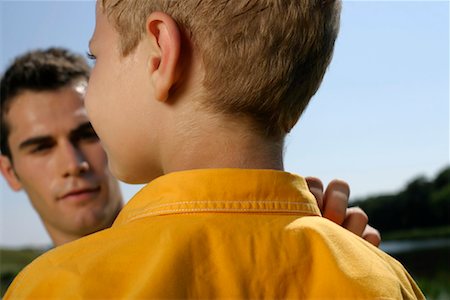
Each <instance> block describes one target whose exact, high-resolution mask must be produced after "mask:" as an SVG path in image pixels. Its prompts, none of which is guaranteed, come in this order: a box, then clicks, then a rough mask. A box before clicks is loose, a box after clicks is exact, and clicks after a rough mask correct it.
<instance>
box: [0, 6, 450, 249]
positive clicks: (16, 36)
mask: <svg viewBox="0 0 450 300" xmlns="http://www.w3.org/2000/svg"><path fill="white" fill-rule="evenodd" d="M94 6H95V2H93V1H5V0H1V2H0V20H1V21H0V32H1V33H0V71H1V72H2V73H3V72H4V70H5V68H6V66H7V65H8V64H9V63H10V62H11V60H12V59H13V58H14V57H15V56H16V55H19V54H21V53H23V52H24V51H27V50H30V49H34V48H39V47H40V48H43V47H49V46H64V47H67V48H70V49H72V50H73V51H76V52H79V53H85V52H86V50H87V43H88V40H89V38H90V35H91V33H92V30H93V28H94V24H95V21H94ZM449 53H450V51H449V2H447V1H397V2H394V1H344V4H343V14H342V20H341V32H340V36H339V39H338V41H337V45H336V50H335V55H334V59H333V62H332V64H331V66H330V68H329V71H328V73H327V75H326V76H325V79H324V82H323V85H322V87H321V89H320V90H319V92H318V93H317V95H316V96H315V97H314V98H313V100H312V102H311V104H310V105H309V107H308V109H307V110H306V112H305V113H304V115H303V116H302V118H301V120H300V122H299V123H298V125H297V126H296V128H295V129H294V130H293V131H292V133H291V134H290V136H289V137H288V139H287V143H286V154H285V166H286V170H288V171H290V172H294V173H298V174H301V175H305V176H308V175H314V176H318V177H320V178H322V179H323V181H324V182H325V183H327V182H329V181H330V180H331V179H333V178H336V177H339V178H343V179H345V180H347V181H348V182H349V183H350V185H351V188H352V195H353V196H352V198H353V199H355V198H359V197H363V196H366V195H372V194H380V193H389V192H395V191H397V190H399V189H401V188H402V187H403V186H404V185H405V184H406V183H407V182H408V181H409V180H410V179H412V178H414V177H415V176H418V175H426V176H434V175H435V174H436V173H437V172H438V171H439V170H441V169H442V168H443V167H444V166H446V165H448V164H449V162H450V157H449V85H450V82H449ZM0 189H1V191H0V195H1V199H0V205H1V206H0V209H1V213H0V222H1V232H0V233H1V236H0V246H24V245H45V244H49V241H50V240H49V238H48V237H47V235H46V233H45V231H44V229H43V227H42V225H41V223H40V221H39V218H38V217H37V216H36V214H35V213H34V211H33V209H32V208H31V206H30V204H29V203H28V201H27V198H26V196H25V195H24V194H23V193H13V192H11V191H10V190H9V188H8V187H7V186H6V184H5V182H4V181H3V179H0ZM122 189H123V192H124V195H125V198H127V199H129V198H130V197H131V196H132V195H133V194H134V193H135V192H136V191H137V189H139V186H129V185H122Z"/></svg>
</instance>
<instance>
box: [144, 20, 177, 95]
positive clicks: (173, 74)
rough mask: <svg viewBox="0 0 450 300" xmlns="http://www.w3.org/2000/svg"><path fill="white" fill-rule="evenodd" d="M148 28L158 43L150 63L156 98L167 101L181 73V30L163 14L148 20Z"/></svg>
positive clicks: (148, 33) (148, 32)
mask: <svg viewBox="0 0 450 300" xmlns="http://www.w3.org/2000/svg"><path fill="white" fill-rule="evenodd" d="M146 28H147V35H148V36H149V37H150V38H152V39H153V40H154V41H155V42H156V43H155V45H154V47H155V50H156V51H154V52H153V53H152V54H151V57H150V61H149V64H150V66H149V67H150V73H151V81H152V85H153V87H154V92H155V98H156V99H157V100H159V101H166V100H167V98H168V96H169V91H170V89H171V88H172V86H173V85H174V84H175V83H176V81H177V80H178V74H179V73H180V72H179V68H180V67H181V66H179V58H180V48H181V35H180V29H179V27H178V24H177V23H176V22H175V20H174V19H173V18H172V17H171V16H169V15H167V14H165V13H162V12H153V13H152V14H151V15H150V16H149V17H148V19H147V23H146Z"/></svg>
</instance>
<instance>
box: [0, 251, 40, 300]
mask: <svg viewBox="0 0 450 300" xmlns="http://www.w3.org/2000/svg"><path fill="white" fill-rule="evenodd" d="M42 253H44V250H41V249H19V250H17V249H0V294H1V296H2V297H3V295H4V293H5V292H6V289H7V288H8V286H9V285H10V284H11V282H12V281H13V279H14V277H15V276H16V275H17V274H18V273H19V272H20V271H21V270H22V269H23V268H24V267H25V266H26V265H28V264H29V263H30V262H32V261H33V260H34V259H35V258H36V257H38V256H39V255H41V254H42Z"/></svg>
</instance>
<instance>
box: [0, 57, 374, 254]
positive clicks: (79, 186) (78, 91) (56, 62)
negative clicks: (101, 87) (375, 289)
mask: <svg viewBox="0 0 450 300" xmlns="http://www.w3.org/2000/svg"><path fill="white" fill-rule="evenodd" d="M89 74H90V69H89V66H88V64H87V63H86V61H85V59H84V58H83V57H81V56H80V55H77V54H75V53H72V52H70V51H69V50H67V49H63V48H49V49H45V50H33V51H30V52H27V53H25V54H23V55H20V56H18V57H17V58H16V59H15V60H14V62H13V63H12V64H11V65H10V66H9V67H8V68H7V70H6V71H5V73H4V74H3V75H2V78H1V95H2V97H1V111H2V113H1V114H0V121H1V130H2V131H1V138H2V141H1V149H0V150H1V153H2V154H1V155H0V171H1V172H2V174H3V177H4V178H5V179H6V181H7V182H8V184H9V186H10V187H11V188H12V189H13V190H16V191H17V190H19V189H23V190H24V191H25V192H26V193H27V195H28V197H29V199H30V202H31V203H32V205H33V207H34V208H35V209H36V211H37V213H38V214H39V217H40V218H41V220H42V223H43V224H44V226H45V228H46V229H47V232H48V234H49V235H50V238H51V239H52V241H53V244H54V245H55V246H60V245H62V244H65V243H67V242H70V241H73V240H76V239H78V238H81V237H83V236H85V235H87V234H91V233H93V232H96V231H99V230H101V229H105V228H108V227H109V226H111V225H112V223H113V221H114V219H115V218H116V216H117V214H118V213H119V211H120V209H121V207H122V196H121V193H120V189H119V186H118V182H117V180H115V179H114V178H113V176H112V175H111V173H110V172H109V170H108V168H107V161H106V155H105V153H104V151H103V149H102V147H101V145H100V143H99V141H98V138H97V135H96V134H95V132H94V130H93V129H92V127H91V125H90V123H89V120H88V118H87V115H86V111H85V109H84V96H85V88H86V86H87V81H88V79H89ZM55 116H57V117H55ZM13 158H14V159H13ZM36 169H39V172H36ZM308 185H309V186H310V188H311V191H312V192H313V193H314V194H315V196H316V199H317V200H318V201H319V203H321V202H322V203H323V202H325V203H326V205H321V207H323V208H324V209H323V212H324V216H325V217H328V218H329V219H331V220H333V221H334V222H336V223H338V224H342V225H343V226H345V227H346V228H347V229H349V230H351V231H352V232H353V233H355V234H358V235H361V236H362V237H363V238H365V239H366V240H368V241H370V242H371V243H373V244H374V245H378V243H379V236H378V235H377V233H376V232H374V233H373V229H372V228H371V227H370V226H367V227H366V229H365V230H364V227H365V226H366V224H367V218H366V217H365V215H364V213H363V212H362V211H361V210H359V211H358V210H355V208H350V209H348V210H347V216H346V218H345V221H344V220H343V219H344V217H345V215H344V212H345V208H346V206H347V202H348V194H349V193H348V192H349V190H348V186H347V185H346V183H345V182H341V181H336V180H335V181H333V182H331V184H330V186H329V187H328V189H327V191H326V192H325V195H326V196H325V200H323V199H322V198H323V191H322V190H323V187H322V184H321V182H320V181H319V180H318V179H315V178H308ZM97 190H98V191H97ZM339 190H344V193H339Z"/></svg>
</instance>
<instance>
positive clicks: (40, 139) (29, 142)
mask: <svg viewBox="0 0 450 300" xmlns="http://www.w3.org/2000/svg"><path fill="white" fill-rule="evenodd" d="M52 141H53V138H52V137H51V136H48V135H42V136H35V137H32V138H29V139H26V140H24V141H23V142H22V143H20V144H19V150H24V149H26V148H28V147H30V146H35V145H39V144H44V143H51V142H52Z"/></svg>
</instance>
